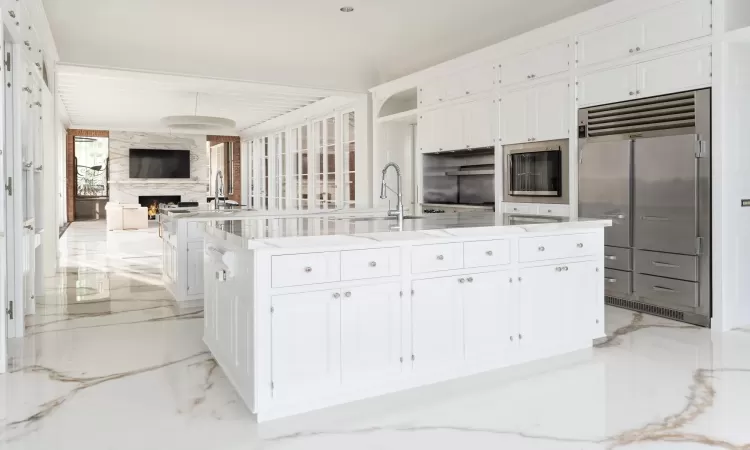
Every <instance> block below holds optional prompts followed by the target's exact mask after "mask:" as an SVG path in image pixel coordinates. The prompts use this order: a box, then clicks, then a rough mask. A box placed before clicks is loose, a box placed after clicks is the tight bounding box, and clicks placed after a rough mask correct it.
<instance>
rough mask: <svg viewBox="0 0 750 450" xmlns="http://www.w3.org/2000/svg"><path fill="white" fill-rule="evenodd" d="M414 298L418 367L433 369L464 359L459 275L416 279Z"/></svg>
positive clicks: (413, 319) (413, 349) (414, 350)
mask: <svg viewBox="0 0 750 450" xmlns="http://www.w3.org/2000/svg"><path fill="white" fill-rule="evenodd" d="M412 286H413V288H414V295H413V296H412V298H411V322H412V330H411V332H412V355H414V369H415V370H417V371H425V372H430V371H432V370H440V369H445V368H449V367H451V366H455V365H457V364H458V363H459V362H460V361H461V360H462V359H463V339H462V333H463V332H462V329H461V328H462V326H461V324H462V318H461V297H460V295H461V294H460V291H459V283H458V277H445V278H432V279H429V280H416V281H414V282H413V284H412Z"/></svg>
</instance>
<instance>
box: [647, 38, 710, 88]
mask: <svg viewBox="0 0 750 450" xmlns="http://www.w3.org/2000/svg"><path fill="white" fill-rule="evenodd" d="M637 70H638V90H639V95H640V96H641V97H650V96H653V95H661V94H667V93H671V92H679V91H685V90H688V89H693V88H698V87H703V86H708V85H710V84H711V50H710V49H709V48H700V49H698V50H693V51H690V52H685V53H679V54H677V55H672V56H667V57H665V58H660V59H656V60H653V61H647V62H643V63H640V64H638V69H637Z"/></svg>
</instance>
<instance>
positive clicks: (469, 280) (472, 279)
mask: <svg viewBox="0 0 750 450" xmlns="http://www.w3.org/2000/svg"><path fill="white" fill-rule="evenodd" d="M466 281H468V282H469V283H473V282H474V278H472V277H469V278H467V279H466Z"/></svg>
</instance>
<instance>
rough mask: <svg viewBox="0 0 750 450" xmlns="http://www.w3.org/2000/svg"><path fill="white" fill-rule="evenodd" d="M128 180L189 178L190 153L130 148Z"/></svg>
mask: <svg viewBox="0 0 750 450" xmlns="http://www.w3.org/2000/svg"><path fill="white" fill-rule="evenodd" d="M130 178H190V151H189V150H141V149H134V148H131V149H130Z"/></svg>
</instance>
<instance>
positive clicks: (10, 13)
mask: <svg viewBox="0 0 750 450" xmlns="http://www.w3.org/2000/svg"><path fill="white" fill-rule="evenodd" d="M8 14H9V15H10V17H12V18H14V19H15V18H16V12H15V11H13V10H12V9H11V10H10V11H8Z"/></svg>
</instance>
